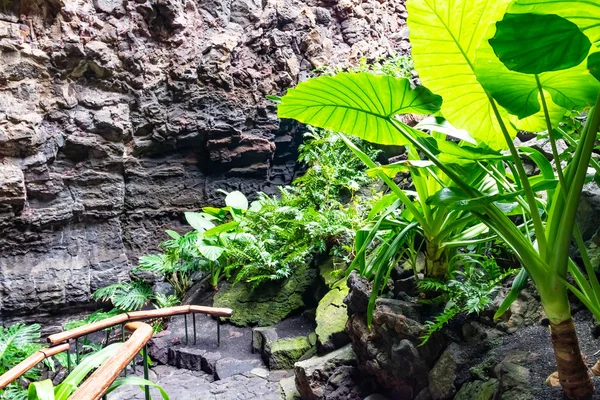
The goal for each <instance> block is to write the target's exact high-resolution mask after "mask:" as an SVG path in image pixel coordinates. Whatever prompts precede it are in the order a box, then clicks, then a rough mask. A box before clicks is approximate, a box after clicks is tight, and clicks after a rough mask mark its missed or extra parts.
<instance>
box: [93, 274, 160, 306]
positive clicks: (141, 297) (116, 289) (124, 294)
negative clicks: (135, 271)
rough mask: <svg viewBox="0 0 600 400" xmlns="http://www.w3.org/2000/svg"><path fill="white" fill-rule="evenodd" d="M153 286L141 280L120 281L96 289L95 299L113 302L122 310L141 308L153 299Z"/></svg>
mask: <svg viewBox="0 0 600 400" xmlns="http://www.w3.org/2000/svg"><path fill="white" fill-rule="evenodd" d="M152 296H153V293H152V287H151V286H150V285H149V284H148V283H146V282H144V281H142V280H140V279H134V280H131V281H129V282H119V283H115V284H113V285H110V286H106V287H103V288H100V289H98V290H96V291H95V292H94V294H93V296H92V297H93V299H94V300H96V301H107V302H111V303H112V305H113V306H114V307H115V308H117V309H119V310H122V311H135V310H139V309H141V308H142V307H144V306H145V305H146V304H148V303H149V302H150V301H151V300H152Z"/></svg>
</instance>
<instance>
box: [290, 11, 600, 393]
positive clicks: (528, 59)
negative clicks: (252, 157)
mask: <svg viewBox="0 0 600 400" xmlns="http://www.w3.org/2000/svg"><path fill="white" fill-rule="evenodd" d="M407 8H408V13H409V19H408V24H409V28H410V31H411V35H410V40H411V43H412V46H413V49H412V50H413V57H414V61H415V67H416V70H417V72H418V74H419V77H420V80H421V82H422V83H423V84H424V85H426V86H427V87H428V88H429V89H431V90H432V91H433V92H435V93H437V94H438V95H439V96H438V95H435V94H433V93H432V92H431V91H430V90H429V89H426V88H425V87H416V88H414V89H412V88H411V87H410V84H409V82H408V81H407V80H404V79H395V78H392V77H385V76H378V77H375V76H369V75H368V74H339V75H337V76H334V77H321V78H316V79H312V80H309V81H307V82H304V83H301V84H299V85H298V87H297V88H295V89H291V90H289V91H288V93H287V95H286V96H284V97H283V98H282V100H281V104H280V105H279V111H278V112H279V116H280V117H281V118H292V119H296V120H298V121H300V122H303V123H307V124H310V125H313V126H317V127H320V128H326V129H332V130H335V131H339V132H344V133H347V134H350V135H355V136H358V137H360V138H362V139H364V140H367V141H370V142H375V143H380V144H395V145H406V144H408V145H410V146H413V147H414V148H415V149H417V150H418V151H419V153H420V154H421V155H422V156H423V157H425V158H426V159H427V160H428V161H430V162H431V163H433V164H434V165H435V166H436V167H437V168H439V170H440V171H441V172H443V173H444V174H445V175H446V176H447V177H448V178H449V179H450V180H452V182H453V183H454V184H455V186H456V187H455V188H453V189H452V190H447V189H442V191H441V192H440V193H439V194H436V196H437V197H438V198H443V199H444V201H445V202H447V203H451V202H454V203H455V204H457V205H459V206H463V205H465V204H468V205H469V211H470V212H471V213H472V215H474V216H475V217H477V218H478V219H479V220H480V221H481V222H483V223H485V224H486V225H487V226H488V227H489V228H490V230H492V231H493V232H495V233H496V234H497V235H498V237H499V238H501V239H502V240H503V241H504V242H505V243H506V244H507V245H508V246H509V247H510V248H511V249H512V250H513V251H514V252H515V254H516V256H517V257H518V258H519V261H520V262H521V264H522V267H523V268H524V270H525V271H526V273H527V274H528V275H529V276H530V277H531V279H532V280H533V282H534V284H535V286H536V288H537V290H538V292H539V294H540V298H541V301H542V305H543V307H544V311H545V313H546V315H547V316H548V318H549V320H550V326H551V339H552V345H553V347H554V352H555V356H556V362H557V367H558V373H559V377H560V382H561V385H562V386H563V390H564V392H565V395H566V396H567V397H568V398H571V399H584V398H588V397H590V396H591V395H592V393H593V390H594V387H593V384H592V382H591V380H590V378H589V375H588V371H587V367H586V365H585V363H584V361H583V359H582V356H581V352H580V350H579V344H578V340H577V335H576V332H575V327H574V324H573V320H572V318H571V311H570V307H569V300H568V297H567V287H568V286H567V285H568V283H567V282H566V278H567V273H568V271H569V265H570V264H571V272H572V274H573V276H574V277H575V278H576V282H577V285H578V288H575V287H572V289H574V292H575V293H576V294H577V295H578V296H579V298H580V299H582V301H584V303H585V304H586V305H587V306H588V307H590V308H591V309H592V311H594V313H595V314H596V312H595V311H597V310H596V309H597V308H598V304H600V303H599V302H598V297H597V296H600V294H598V293H597V292H595V289H597V288H598V287H599V286H598V283H597V282H596V280H595V276H593V274H589V272H588V277H589V282H588V281H587V280H586V279H585V277H584V276H583V274H582V273H581V272H579V270H578V269H577V268H576V267H574V265H573V263H572V262H571V261H570V259H569V253H568V251H569V247H570V244H571V242H572V240H573V238H575V242H576V243H580V242H581V241H580V240H579V239H580V235H579V230H578V229H577V227H576V225H575V222H574V221H575V215H576V211H577V206H578V203H579V200H580V195H581V190H582V187H583V184H584V181H585V178H586V173H587V168H588V165H589V162H590V158H591V153H592V150H593V148H594V143H595V140H596V136H597V133H598V130H599V126H600V107H597V106H596V105H597V102H598V96H599V93H600V82H599V81H598V80H597V79H596V78H597V77H598V53H599V51H598V44H599V43H600V5H598V4H597V3H596V2H581V1H566V0H564V1H561V0H550V1H547V2H540V1H537V0H536V1H534V0H517V1H514V2H510V1H509V0H498V1H494V2H490V1H487V0H453V1H449V0H408V2H407ZM590 54H591V55H590ZM594 75H596V77H594ZM442 99H443V103H442ZM438 111H439V112H440V113H441V114H442V115H443V116H444V118H446V119H447V120H448V121H449V122H450V123H451V124H452V125H453V126H454V127H456V128H458V129H462V130H466V131H468V132H469V133H470V135H471V136H472V137H473V138H475V139H476V141H477V143H478V147H477V148H472V147H469V146H466V145H465V144H464V143H461V144H458V145H455V144H454V143H453V144H452V145H448V143H449V142H444V141H441V140H436V138H435V137H433V136H429V135H426V134H424V133H423V132H420V131H418V130H415V129H413V128H410V127H408V126H407V125H405V124H403V123H402V122H400V121H399V120H398V119H397V118H396V116H397V115H398V114H403V113H420V114H431V113H435V112H438ZM567 111H569V112H572V111H579V112H586V113H587V119H586V123H585V127H584V128H583V130H582V133H581V137H580V141H579V143H578V144H577V148H576V151H575V153H574V156H573V158H572V160H570V161H569V162H568V165H567V166H566V167H564V168H562V167H561V165H559V163H557V165H556V177H555V176H554V175H555V174H554V173H552V178H555V179H550V180H546V181H542V182H541V181H540V180H539V177H528V176H527V174H526V172H525V168H524V166H523V163H522V161H521V156H524V157H525V156H527V155H528V154H527V153H526V152H522V151H520V149H517V148H516V147H515V145H514V143H513V138H514V136H515V134H516V131H517V130H518V129H527V130H530V131H535V130H540V131H541V130H547V131H548V133H549V135H550V140H551V144H552V150H553V153H554V158H555V159H556V160H558V159H559V158H558V152H557V150H556V143H555V137H554V129H555V128H556V127H557V124H558V122H559V121H560V119H561V118H562V116H563V115H564V114H565V113H566V112H567ZM454 145H455V146H454ZM456 148H460V149H461V150H463V152H464V153H465V154H472V157H466V159H465V163H464V164H463V165H462V166H461V167H458V166H457V164H450V163H447V162H445V161H444V158H445V153H447V151H448V150H450V151H455V150H456ZM478 149H485V150H486V151H488V150H490V151H494V150H495V151H498V152H501V154H506V155H508V156H509V157H508V158H509V160H507V161H505V162H504V165H505V166H506V167H507V168H509V169H510V171H513V173H512V177H511V179H512V181H513V184H514V185H513V186H514V187H516V190H514V191H513V192H512V193H510V195H511V196H512V197H511V198H513V199H514V200H515V201H516V203H517V204H518V206H519V207H521V208H522V210H523V212H524V213H526V214H527V215H528V217H529V218H530V219H531V222H532V224H531V225H532V229H530V227H529V224H524V225H523V226H516V225H515V224H514V223H513V222H512V221H511V220H510V219H509V218H508V216H507V214H506V213H505V212H506V209H505V207H503V206H502V205H501V204H500V203H498V202H497V198H496V197H494V196H491V197H486V196H484V195H483V193H482V192H481V191H480V190H479V189H478V188H477V187H475V186H474V185H472V184H471V183H470V182H469V181H468V180H467V179H466V178H465V174H464V172H465V170H466V168H465V166H468V169H469V170H473V171H474V170H479V169H481V170H484V171H489V170H488V169H486V167H485V166H484V165H483V163H482V161H485V157H480V158H479V159H478V158H477V157H476V154H477V153H478ZM469 158H470V159H469ZM556 178H557V179H556ZM557 180H558V182H557ZM540 184H541V185H542V186H541V187H543V190H545V191H546V193H547V195H548V204H547V205H546V208H545V209H546V210H548V211H547V212H546V213H545V212H544V204H542V203H541V202H540V201H539V199H538V198H537V197H536V195H535V192H536V190H540ZM436 196H434V197H436ZM523 276H524V274H521V278H522V277H523Z"/></svg>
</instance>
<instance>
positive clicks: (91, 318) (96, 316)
mask: <svg viewBox="0 0 600 400" xmlns="http://www.w3.org/2000/svg"><path fill="white" fill-rule="evenodd" d="M121 313H122V311H120V310H118V309H112V310H110V311H104V310H98V311H94V312H93V313H91V314H90V315H88V316H86V317H85V318H83V319H75V320H70V321H68V322H67V323H65V325H64V326H63V329H64V330H65V331H68V330H70V329H75V328H79V327H80V326H83V325H87V324H93V323H94V322H98V321H102V320H103V319H107V318H111V317H114V316H116V315H119V314H121Z"/></svg>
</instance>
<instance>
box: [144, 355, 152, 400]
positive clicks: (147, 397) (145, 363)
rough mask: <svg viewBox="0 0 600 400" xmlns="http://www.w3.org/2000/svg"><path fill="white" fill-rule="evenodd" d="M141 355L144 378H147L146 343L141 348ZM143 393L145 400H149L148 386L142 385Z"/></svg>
mask: <svg viewBox="0 0 600 400" xmlns="http://www.w3.org/2000/svg"><path fill="white" fill-rule="evenodd" d="M142 357H144V379H146V380H147V379H148V345H147V344H145V345H144V348H143V349H142ZM144 394H145V396H146V400H150V386H148V385H146V386H144Z"/></svg>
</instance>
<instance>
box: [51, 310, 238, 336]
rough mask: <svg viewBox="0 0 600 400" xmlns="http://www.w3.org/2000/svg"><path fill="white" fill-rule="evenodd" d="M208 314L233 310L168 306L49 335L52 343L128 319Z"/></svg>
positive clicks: (218, 313)
mask: <svg viewBox="0 0 600 400" xmlns="http://www.w3.org/2000/svg"><path fill="white" fill-rule="evenodd" d="M189 313H193V314H208V315H213V316H216V317H231V315H232V313H233V310H231V309H230V308H214V307H204V306H176V307H167V308H157V309H155V310H146V311H133V312H127V313H123V314H119V315H117V316H115V317H110V318H107V319H103V320H101V321H98V322H94V323H93V324H88V325H84V326H80V327H79V328H74V329H70V330H68V331H64V332H60V333H56V334H54V335H50V336H48V342H49V343H50V344H57V343H62V342H66V341H67V340H70V339H75V338H78V337H81V336H85V335H89V334H90V333H94V332H98V331H101V330H103V329H106V328H110V327H112V326H115V325H119V324H123V323H125V322H128V321H138V320H141V319H150V318H164V317H171V316H174V315H181V314H189Z"/></svg>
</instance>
